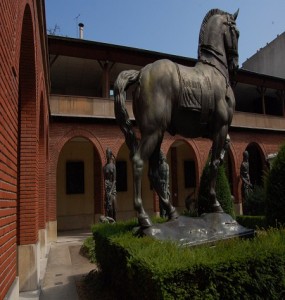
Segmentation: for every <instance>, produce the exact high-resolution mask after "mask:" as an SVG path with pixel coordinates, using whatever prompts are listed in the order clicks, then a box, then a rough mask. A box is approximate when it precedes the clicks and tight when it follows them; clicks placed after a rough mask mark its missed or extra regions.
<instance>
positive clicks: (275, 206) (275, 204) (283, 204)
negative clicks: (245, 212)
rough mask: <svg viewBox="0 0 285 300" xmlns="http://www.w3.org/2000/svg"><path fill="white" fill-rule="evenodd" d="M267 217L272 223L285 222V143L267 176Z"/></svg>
mask: <svg viewBox="0 0 285 300" xmlns="http://www.w3.org/2000/svg"><path fill="white" fill-rule="evenodd" d="M265 194H266V217H267V221H268V223H269V224H270V225H273V226H275V225H276V224H285V144H283V145H282V146H281V148H280V151H279V152H278V155H277V156H276V158H275V160H274V162H273V165H272V168H271V170H270V172H268V174H267V176H266V178H265Z"/></svg>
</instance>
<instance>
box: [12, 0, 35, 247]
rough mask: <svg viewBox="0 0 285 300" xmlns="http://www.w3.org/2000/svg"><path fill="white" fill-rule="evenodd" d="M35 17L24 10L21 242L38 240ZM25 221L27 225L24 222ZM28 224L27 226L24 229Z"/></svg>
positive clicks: (19, 224)
mask: <svg viewBox="0 0 285 300" xmlns="http://www.w3.org/2000/svg"><path fill="white" fill-rule="evenodd" d="M35 55H36V54H35V41H34V31H33V19H32V13H31V9H30V7H29V5H28V4H27V5H26V7H25V10H24V16H23V22H22V33H21V44H20V61H19V100H18V101H19V102H18V103H19V114H18V174H19V175H18V199H19V200H18V218H17V227H18V235H17V236H18V244H23V245H24V244H33V243H36V242H37V240H38V201H37V200H38V186H37V180H38V178H37V172H38V170H37V158H38V147H37V125H38V124H37V122H36V119H37V97H36V94H37V91H36V62H35V60H36V59H35ZM23 224H25V226H23ZM23 228H25V230H24V229H23Z"/></svg>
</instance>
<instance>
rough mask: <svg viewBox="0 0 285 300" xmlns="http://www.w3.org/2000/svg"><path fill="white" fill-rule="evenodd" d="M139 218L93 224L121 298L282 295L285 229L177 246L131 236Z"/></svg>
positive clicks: (100, 257) (107, 273)
mask: <svg viewBox="0 0 285 300" xmlns="http://www.w3.org/2000/svg"><path fill="white" fill-rule="evenodd" d="M133 226H135V222H133V223H127V224H120V223H119V224H116V225H109V224H104V225H97V226H94V227H93V233H94V238H95V247H96V259H97V263H98V265H99V267H100V268H101V270H102V274H103V277H104V281H105V283H106V284H107V285H108V286H109V288H112V289H114V290H115V291H116V293H117V295H119V298H120V299H281V298H282V295H283V294H282V293H283V292H284V291H285V268H284V266H285V233H284V232H283V231H278V230H271V231H268V232H266V233H265V234H262V235H260V236H258V237H256V238H255V239H253V240H240V239H235V240H229V241H226V242H225V241H224V242H220V243H218V244H216V246H215V247H210V246H200V247H191V248H186V247H178V246H177V245H175V244H174V243H171V242H160V241H157V240H154V239H152V238H150V237H143V238H138V237H135V236H134V235H133V234H132V231H131V230H132V227H133Z"/></svg>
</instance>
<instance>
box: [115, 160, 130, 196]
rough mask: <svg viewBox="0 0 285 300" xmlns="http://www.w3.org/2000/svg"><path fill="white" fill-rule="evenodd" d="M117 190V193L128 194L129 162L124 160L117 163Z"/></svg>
mask: <svg viewBox="0 0 285 300" xmlns="http://www.w3.org/2000/svg"><path fill="white" fill-rule="evenodd" d="M116 174H117V178H116V188H117V192H126V191H127V190H128V177H127V162H126V161H123V160H121V161H120V160H118V161H116Z"/></svg>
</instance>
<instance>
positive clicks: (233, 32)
mask: <svg viewBox="0 0 285 300" xmlns="http://www.w3.org/2000/svg"><path fill="white" fill-rule="evenodd" d="M224 24H225V25H227V26H228V27H229V33H230V41H231V46H228V47H227V53H228V55H229V56H230V58H233V57H238V49H237V47H236V45H235V44H236V41H235V40H234V37H237V38H238V37H239V31H238V29H237V27H236V22H235V21H233V20H231V19H230V17H229V16H227V22H225V23H224Z"/></svg>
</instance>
